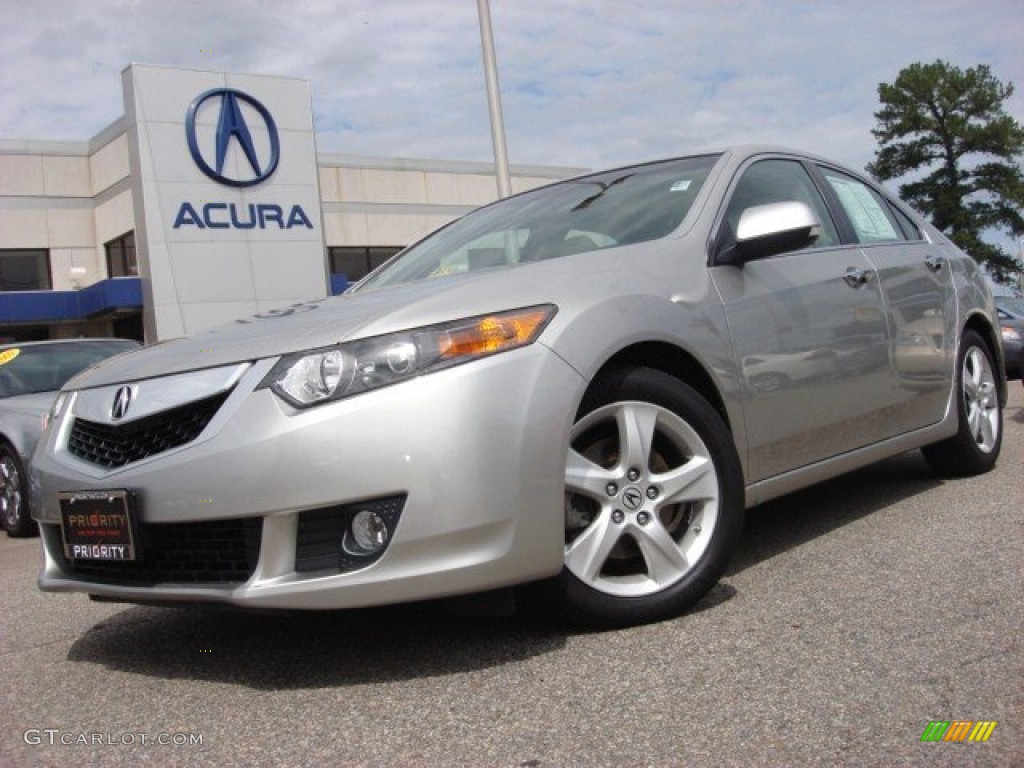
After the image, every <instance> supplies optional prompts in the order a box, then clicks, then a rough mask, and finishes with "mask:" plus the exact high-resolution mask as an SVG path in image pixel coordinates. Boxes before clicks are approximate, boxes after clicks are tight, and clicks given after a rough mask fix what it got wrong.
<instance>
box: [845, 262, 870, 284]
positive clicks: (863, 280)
mask: <svg viewBox="0 0 1024 768" xmlns="http://www.w3.org/2000/svg"><path fill="white" fill-rule="evenodd" d="M870 279H871V272H869V271H868V270H866V269H861V268H860V267H849V268H848V269H847V270H846V273H845V274H844V275H843V280H844V281H846V284H847V285H848V286H850V287H851V288H863V287H864V286H865V285H867V284H868V280H870Z"/></svg>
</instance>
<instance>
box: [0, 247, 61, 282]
mask: <svg viewBox="0 0 1024 768" xmlns="http://www.w3.org/2000/svg"><path fill="white" fill-rule="evenodd" d="M51 287H52V282H51V280H50V252H49V251H48V250H46V249H45V248H34V249H31V250H0V291H48V290H50V288H51Z"/></svg>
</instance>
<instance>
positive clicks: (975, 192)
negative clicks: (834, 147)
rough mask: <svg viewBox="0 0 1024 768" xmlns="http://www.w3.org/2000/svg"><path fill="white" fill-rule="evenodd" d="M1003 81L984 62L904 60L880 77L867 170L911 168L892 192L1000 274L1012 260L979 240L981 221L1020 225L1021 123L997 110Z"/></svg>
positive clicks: (1007, 275)
mask: <svg viewBox="0 0 1024 768" xmlns="http://www.w3.org/2000/svg"><path fill="white" fill-rule="evenodd" d="M1012 94H1013V84H1012V83H1007V84H1005V85H1004V84H1003V83H1001V82H1000V81H999V80H998V79H996V78H995V77H994V76H993V75H992V72H991V70H990V69H989V68H988V67H987V66H986V65H984V64H982V65H980V66H977V67H972V68H969V69H966V70H962V69H960V68H958V67H955V66H952V65H950V64H948V63H946V62H945V61H942V60H941V59H939V60H937V61H935V62H934V63H933V64H921V63H916V64H911V65H910V66H909V67H907V68H905V69H903V70H901V71H900V73H899V74H898V75H897V77H896V80H895V82H893V83H891V84H890V83H881V84H879V86H878V97H879V100H880V101H881V103H882V108H881V110H879V111H878V112H876V113H875V118H876V119H877V120H878V125H877V127H876V128H875V129H874V130H872V134H874V136H875V138H876V139H877V140H878V145H879V148H878V150H877V151H876V152H875V159H874V162H872V163H870V164H869V165H868V166H867V170H868V173H870V174H871V175H872V176H874V177H875V178H876V179H878V180H880V181H888V180H889V179H898V178H901V177H903V176H908V175H911V176H912V177H913V178H914V179H915V180H913V181H910V182H908V183H906V184H903V185H901V186H900V195H901V196H902V197H903V199H904V200H906V201H907V202H908V203H910V204H911V205H913V206H914V207H916V208H917V209H918V210H919V211H921V213H923V214H925V215H926V216H928V217H929V218H930V219H931V220H932V223H933V224H935V226H936V227H938V228H939V229H940V230H942V231H943V232H944V233H945V234H946V235H947V236H948V237H949V238H950V239H951V240H953V242H955V243H956V244H957V245H959V246H960V247H961V248H963V249H964V250H965V251H967V252H968V253H970V254H971V255H972V256H974V258H975V259H977V260H978V261H979V262H982V263H984V264H986V266H987V268H988V271H989V273H990V274H991V275H992V276H993V277H994V278H995V279H996V280H998V281H1000V282H1008V281H1010V280H1011V279H1013V278H1014V277H1015V276H1016V275H1017V274H1018V273H1019V272H1020V271H1021V265H1020V264H1018V263H1017V262H1016V260H1015V259H1014V258H1013V257H1012V256H1010V255H1008V254H1007V253H1006V252H1005V251H1003V250H1002V249H1001V248H999V247H997V246H995V245H992V244H991V243H986V242H985V241H983V240H982V239H981V235H982V233H983V232H984V231H985V230H999V231H1003V232H1006V233H1008V234H1010V235H1012V236H1013V237H1015V238H1017V237H1020V236H1021V235H1022V234H1024V218H1022V216H1021V208H1022V205H1024V175H1022V173H1021V167H1020V165H1019V160H1020V158H1021V155H1022V153H1024V128H1022V127H1021V125H1020V124H1019V123H1018V122H1017V121H1016V120H1014V119H1013V118H1012V117H1011V116H1010V115H1008V114H1006V112H1005V111H1004V109H1003V104H1004V102H1005V101H1006V100H1007V99H1008V98H1010V96H1011V95H1012Z"/></svg>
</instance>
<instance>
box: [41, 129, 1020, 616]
mask: <svg viewBox="0 0 1024 768" xmlns="http://www.w3.org/2000/svg"><path fill="white" fill-rule="evenodd" d="M1005 393H1006V383H1005V380H1004V378H1003V360H1002V351H1001V346H1000V343H999V326H998V322H997V319H996V313H995V307H994V304H993V300H992V297H991V295H990V293H989V290H988V288H987V287H986V283H985V280H984V278H983V276H982V275H981V273H980V272H979V270H978V267H977V266H976V264H975V262H974V261H973V260H972V259H971V258H970V257H969V256H967V255H965V254H964V253H962V252H961V251H960V250H958V249H957V248H956V247H955V246H954V245H953V244H952V243H951V242H950V241H949V240H948V239H947V238H946V237H944V236H943V235H942V234H941V233H940V232H938V231H936V230H935V229H934V228H933V227H931V226H930V225H929V224H927V223H926V222H924V221H922V220H921V219H920V218H919V217H918V216H917V215H916V214H915V213H914V212H912V211H911V210H909V209H908V208H907V207H906V206H904V205H902V204H901V203H899V202H898V201H896V200H894V199H892V198H891V197H890V196H888V195H887V194H886V193H885V192H884V191H883V190H881V189H880V188H879V187H877V186H876V185H874V184H873V183H872V182H871V181H869V180H867V179H865V178H863V177H861V176H859V175H857V174H855V173H852V172H850V171H848V170H844V169H842V168H840V167H838V166H836V165H835V164H833V163H831V162H828V161H826V160H822V159H819V158H815V157H811V156H807V155H802V154H798V153H795V152H792V151H788V150H783V149H776V148H764V147H741V148H735V149H730V150H727V151H722V152H713V153H706V154H700V155H696V156H691V157H683V158H678V159H673V160H666V161H663V162H655V163H649V164H644V165H638V166H634V167H629V168H620V169H616V170H610V171H606V172H602V173H596V174H592V175H588V176H584V177H580V178H576V179H572V180H569V181H565V182H562V183H558V184H554V185H552V186H549V187H545V188H542V189H538V190H534V191H531V192H527V193H525V194H522V195H518V196H515V197H512V198H509V199H506V200H503V201H500V202H497V203H495V204H493V205H490V206H487V207H484V208H482V209H479V210H477V211H475V212H473V213H471V214H469V215H467V216H466V217H464V218H463V219H460V220H459V221H457V222H454V223H453V224H451V225H449V226H447V227H445V228H443V229H441V230H439V231H438V232H436V233H435V234H433V235H431V236H429V237H427V238H426V239H425V240H423V241H422V242H420V243H418V244H416V245H414V246H412V247H410V248H408V249H407V250H405V251H404V252H403V253H401V254H399V255H398V256H396V257H395V258H394V259H393V260H392V261H391V262H389V263H387V264H385V265H384V266H383V267H381V268H380V269H379V270H377V271H376V272H374V273H372V274H371V275H369V276H368V277H367V278H366V279H365V280H364V281H363V282H362V283H360V284H358V285H356V286H355V287H354V288H353V289H352V290H350V291H349V292H348V293H346V294H345V295H343V296H341V297H338V298H333V299H327V300H323V301H311V302H308V303H301V304H296V305H294V306H291V307H287V308H284V309H282V310H279V311H276V312H268V313H265V314H262V315H257V316H255V317H251V318H246V319H244V320H239V321H237V322H235V323H233V324H231V325H229V326H226V327H223V328H220V329H217V330H214V331H211V332H208V333H205V334H202V335H200V336H197V337H195V338H192V339H188V340H180V341H176V342H172V343H168V344H163V345H159V346H156V347H154V348H151V349H147V350H144V351H141V352H139V353H137V354H134V355H129V356H127V357H125V358H120V359H117V360H115V361H113V362H111V363H109V364H107V365H104V366H102V367H101V368H99V369H98V370H94V371H92V372H90V373H88V374H87V375H84V376H81V377H79V378H77V379H75V380H74V381H72V382H71V383H69V385H68V386H67V387H66V388H65V390H64V392H63V393H62V394H61V396H60V397H59V398H58V400H57V402H56V403H55V404H54V407H53V409H52V411H51V414H50V426H49V429H48V432H47V434H46V437H45V440H43V441H42V442H41V444H40V447H39V449H38V450H37V453H36V456H35V460H34V473H33V490H34V491H35V493H34V501H35V503H36V506H35V516H36V518H37V519H38V521H39V523H40V526H41V530H42V535H43V542H44V545H45V554H46V557H45V565H44V568H43V571H42V573H41V575H40V578H39V583H40V586H41V587H42V588H43V589H46V590H65V591H67V590H71V591H80V592H87V593H90V594H92V595H96V596H99V597H101V598H103V599H111V600H121V601H136V602H166V603H182V602H194V603H234V604H239V605H247V606H254V607H265V608H309V609H334V608H347V607H356V606H366V605H373V604H382V603H390V602H398V601H409V600H418V599H426V598H435V597H442V596H448V595H459V594H465V593H472V592H480V591H485V590H491V589H497V588H503V587H509V586H514V585H522V584H527V583H535V582H540V583H541V585H542V586H543V587H544V589H546V590H547V593H548V594H549V595H550V596H552V597H553V598H555V599H556V600H557V601H558V602H557V604H558V605H560V606H561V610H563V611H564V612H565V613H566V614H567V615H569V616H571V617H573V618H574V619H577V620H579V621H582V622H587V623H591V624H597V625H605V626H608V625H622V624H629V623H638V622H646V621H654V620H658V619H662V618H665V617H669V616H674V615H677V614H679V613H680V612H682V611H684V610H685V609H686V608H688V607H689V606H691V605H693V604H694V603H695V602H696V601H697V600H699V599H700V598H701V596H702V595H704V594H705V593H706V592H707V591H708V590H709V589H710V588H711V587H712V586H713V585H714V584H715V582H716V581H717V579H718V578H719V577H720V576H721V574H722V572H723V571H724V569H725V567H726V564H727V563H728V560H729V556H730V554H731V552H732V551H733V549H734V548H735V546H736V542H737V540H738V538H739V536H740V532H741V528H742V521H743V516H744V510H745V509H746V508H748V507H750V506H752V505H756V504H759V503H761V502H764V501H766V500H768V499H771V498H774V497H777V496H780V495H782V494H785V493H789V492H791V491H794V490H796V489H798V488H802V487H804V486H807V485H809V484H812V483H815V482H818V481H820V480H822V479H824V478H828V477H832V476H835V475H837V474H840V473H843V472H847V471H849V470H852V469H855V468H857V467H860V466H863V465H865V464H868V463H870V462H873V461H877V460H879V459H882V458H885V457H888V456H892V455H894V454H897V453H900V452H902V451H907V450H910V449H916V448H921V449H923V451H924V455H925V457H926V458H927V460H928V462H929V463H930V464H931V465H932V466H933V467H934V468H935V470H936V471H937V472H939V473H940V474H942V475H974V474H978V473H982V472H985V471H987V470H989V469H990V468H991V467H992V466H993V465H994V464H995V462H996V460H997V457H998V455H999V448H1000V442H1001V437H1002V410H1001V403H1002V402H1003V401H1004V400H1005ZM822 514H828V510H827V509H825V510H822Z"/></svg>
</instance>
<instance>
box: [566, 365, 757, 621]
mask: <svg viewBox="0 0 1024 768" xmlns="http://www.w3.org/2000/svg"><path fill="white" fill-rule="evenodd" d="M565 486H566V489H565V567H564V569H563V573H562V577H561V587H562V594H563V596H564V599H565V602H566V603H567V605H568V608H569V610H570V612H571V613H572V615H573V618H575V619H577V620H580V621H583V622H585V623H589V624H594V625H603V626H617V625H626V624H639V623H644V622H649V621H656V620H659V619H663V618H666V617H669V616H674V615H677V614H679V613H681V612H682V611H684V610H686V609H687V608H688V607H690V606H691V605H693V604H694V603H695V602H697V600H699V599H700V598H701V597H702V596H703V595H704V594H705V593H706V592H707V591H708V590H709V589H711V587H712V586H713V585H714V584H715V583H716V582H717V581H718V579H719V578H720V577H721V575H722V573H723V571H724V570H725V567H726V564H727V563H728V560H729V556H730V555H731V553H732V550H733V549H734V548H735V545H736V542H737V540H738V538H739V535H740V531H741V529H742V521H743V499H744V493H743V480H742V471H741V469H740V465H739V460H738V459H737V456H736V450H735V447H734V445H733V441H732V436H731V434H730V432H729V430H728V428H727V427H726V425H725V423H724V422H723V420H722V418H721V416H719V414H718V413H717V412H716V411H715V410H714V408H712V407H711V405H710V404H709V403H708V402H707V400H705V399H704V398H703V397H701V395H700V394H698V393H697V392H696V391H695V390H693V389H692V388H690V387H689V386H687V385H686V384H683V383H682V382H680V381H677V380H676V379H674V378H672V377H671V376H668V375H667V374H664V373H662V372H660V371H656V370H651V369H634V370H625V371H617V372H614V373H612V374H610V375H608V376H605V377H603V378H602V379H601V380H600V381H598V382H597V383H596V384H595V386H594V387H593V388H592V390H591V392H590V393H589V394H588V395H587V397H586V398H585V399H584V402H583V404H582V406H581V408H580V411H579V414H578V417H577V421H576V424H575V426H574V427H573V429H572V439H571V445H570V447H569V450H568V459H567V462H566V472H565Z"/></svg>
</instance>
